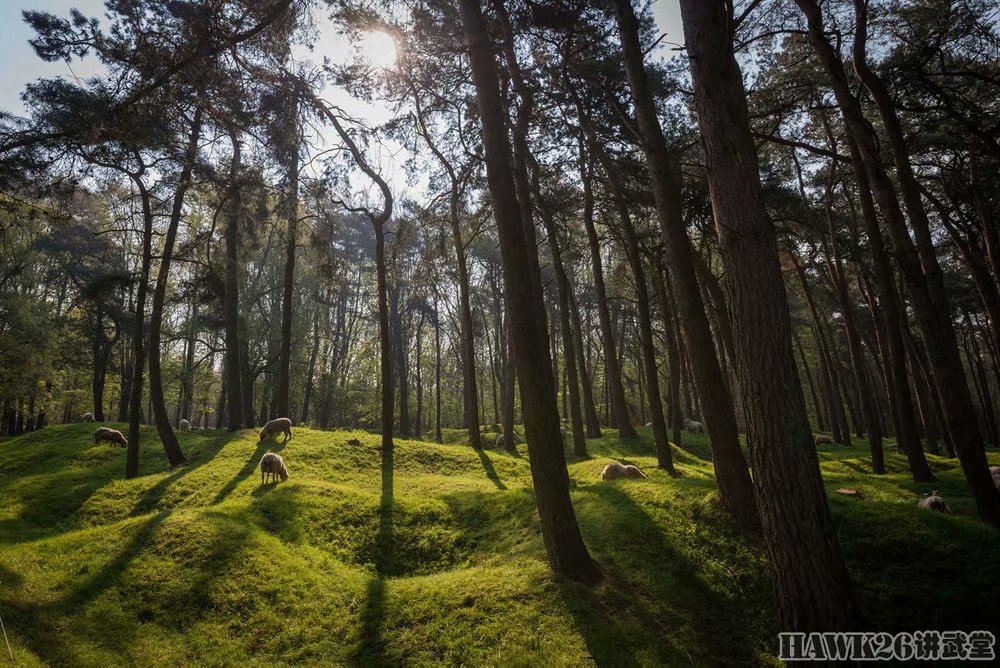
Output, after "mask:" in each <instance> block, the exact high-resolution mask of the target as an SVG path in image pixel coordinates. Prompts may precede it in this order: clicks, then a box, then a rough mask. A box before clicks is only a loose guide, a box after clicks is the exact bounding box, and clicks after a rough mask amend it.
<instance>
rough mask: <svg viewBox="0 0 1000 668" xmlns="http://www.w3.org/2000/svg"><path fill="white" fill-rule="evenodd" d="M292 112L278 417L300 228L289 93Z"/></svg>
mask: <svg viewBox="0 0 1000 668" xmlns="http://www.w3.org/2000/svg"><path fill="white" fill-rule="evenodd" d="M290 95H291V98H292V109H291V114H290V119H291V126H292V127H291V128H290V134H291V136H292V137H293V141H292V142H291V147H290V150H291V152H290V154H289V159H288V166H287V178H288V192H287V194H286V198H287V199H286V202H285V207H286V210H285V220H286V221H287V229H286V230H285V235H286V236H285V274H284V278H283V280H282V286H281V287H282V299H281V347H280V349H279V351H278V391H277V397H275V399H276V403H277V412H278V416H279V417H288V416H289V415H290V414H291V407H290V406H289V403H288V402H289V399H288V396H289V392H290V381H289V374H290V373H291V364H292V305H293V301H294V299H295V245H296V241H297V237H298V227H299V110H298V101H297V99H298V98H297V97H296V96H295V95H294V94H290Z"/></svg>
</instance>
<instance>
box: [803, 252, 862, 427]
mask: <svg viewBox="0 0 1000 668" xmlns="http://www.w3.org/2000/svg"><path fill="white" fill-rule="evenodd" d="M792 262H794V264H795V271H796V273H797V274H798V277H799V283H800V284H801V285H802V294H803V296H804V297H805V298H806V306H807V307H808V308H809V315H810V317H811V318H812V323H813V332H814V334H815V336H814V338H815V339H816V349H817V352H818V354H819V356H820V371H821V374H822V376H823V383H824V385H826V388H827V406H828V410H829V413H830V422H831V431H832V432H833V440H834V441H835V442H836V443H843V444H844V445H851V430H850V427H849V426H848V424H847V417H846V415H845V414H844V403H843V401H841V393H840V375H839V373H838V371H837V363H836V360H835V359H834V354H833V353H834V351H833V349H832V345H831V342H830V341H829V340H828V339H827V337H826V331H825V329H824V328H823V321H822V320H821V319H820V316H819V309H818V308H817V307H816V300H815V299H813V294H812V289H811V288H810V287H809V281H808V280H807V279H806V272H805V269H804V268H803V267H802V265H801V264H799V262H798V260H797V259H796V258H795V257H794V256H793V257H792Z"/></svg>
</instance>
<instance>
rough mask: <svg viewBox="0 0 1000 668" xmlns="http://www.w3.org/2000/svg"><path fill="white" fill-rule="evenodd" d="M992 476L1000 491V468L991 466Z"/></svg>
mask: <svg viewBox="0 0 1000 668" xmlns="http://www.w3.org/2000/svg"><path fill="white" fill-rule="evenodd" d="M990 475H991V476H993V484H994V485H996V486H997V489H1000V466H991V467H990Z"/></svg>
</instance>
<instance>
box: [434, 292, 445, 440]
mask: <svg viewBox="0 0 1000 668" xmlns="http://www.w3.org/2000/svg"><path fill="white" fill-rule="evenodd" d="M434 440H436V441H437V442H438V443H443V442H444V437H443V436H442V435H441V314H440V312H439V311H438V304H437V298H435V299H434Z"/></svg>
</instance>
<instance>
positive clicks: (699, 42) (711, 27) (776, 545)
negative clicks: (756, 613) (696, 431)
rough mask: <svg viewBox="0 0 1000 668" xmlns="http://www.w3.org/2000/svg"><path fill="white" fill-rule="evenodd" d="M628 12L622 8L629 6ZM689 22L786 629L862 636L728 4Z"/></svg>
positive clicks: (686, 11)
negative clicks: (799, 368)
mask: <svg viewBox="0 0 1000 668" xmlns="http://www.w3.org/2000/svg"><path fill="white" fill-rule="evenodd" d="M617 2H618V3H619V6H622V5H623V4H627V3H628V0H617ZM627 9H628V10H629V11H628V13H627V14H626V12H624V11H623V10H620V11H619V16H622V15H626V18H627V15H631V5H627ZM681 16H682V19H683V22H684V35H685V41H686V44H687V49H688V54H689V56H690V64H691V75H692V80H693V82H694V94H695V108H696V111H697V115H698V125H699V127H700V129H701V137H702V146H703V148H704V151H705V160H706V171H707V172H708V182H709V192H710V195H711V200H712V208H713V210H714V212H715V217H716V226H717V228H718V231H719V243H720V250H721V253H722V258H723V261H724V263H725V266H726V284H727V288H728V292H729V295H730V305H731V307H732V309H733V316H734V317H733V322H734V327H735V334H736V337H735V338H736V341H737V342H738V351H737V352H738V356H737V371H738V376H739V380H740V387H741V388H743V391H744V392H745V393H746V395H747V401H746V402H745V410H746V412H747V440H748V442H749V444H750V456H751V459H752V461H753V471H754V483H755V485H756V489H757V499H758V501H759V503H760V511H761V520H762V524H763V528H764V548H765V552H766V553H767V555H768V565H769V568H770V571H771V579H772V581H773V582H774V584H775V589H776V591H777V596H778V612H779V617H780V621H781V625H782V628H783V629H785V630H788V631H806V632H811V631H848V630H854V629H855V628H857V626H858V624H859V613H858V609H857V604H856V602H855V599H854V594H853V591H852V588H851V582H850V577H849V576H848V572H847V567H846V565H845V563H844V560H843V557H842V556H841V554H840V549H839V546H838V544H837V539H836V535H835V533H834V527H833V522H832V520H831V518H830V512H829V508H828V507H827V500H826V492H825V490H824V488H823V480H822V478H821V476H820V471H819V462H818V459H817V456H816V450H815V448H814V447H813V445H812V434H811V432H810V429H809V420H808V415H807V414H806V407H805V402H804V400H803V397H802V388H801V385H800V383H799V379H798V374H797V373H796V370H795V359H794V356H793V353H792V343H791V336H790V330H791V321H790V317H789V312H788V303H787V300H786V296H785V289H784V283H783V281H782V279H781V272H780V268H779V264H778V254H777V247H776V242H775V234H774V227H773V225H772V224H771V220H770V218H769V217H768V214H767V210H766V209H765V207H764V201H763V195H762V193H761V187H760V176H759V171H758V165H757V152H756V147H755V146H754V142H753V137H752V135H751V133H750V121H749V113H748V111H747V105H746V93H745V91H744V89H743V78H742V74H741V72H740V69H739V65H738V64H737V63H736V59H735V57H734V56H733V52H732V45H731V41H730V39H731V35H730V27H729V26H730V21H729V18H730V17H729V12H728V11H727V4H726V3H725V2H722V1H721V0H719V1H717V2H704V1H703V0H681ZM633 20H634V16H633ZM635 57H641V56H640V54H639V53H636V54H635ZM626 58H628V56H626Z"/></svg>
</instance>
